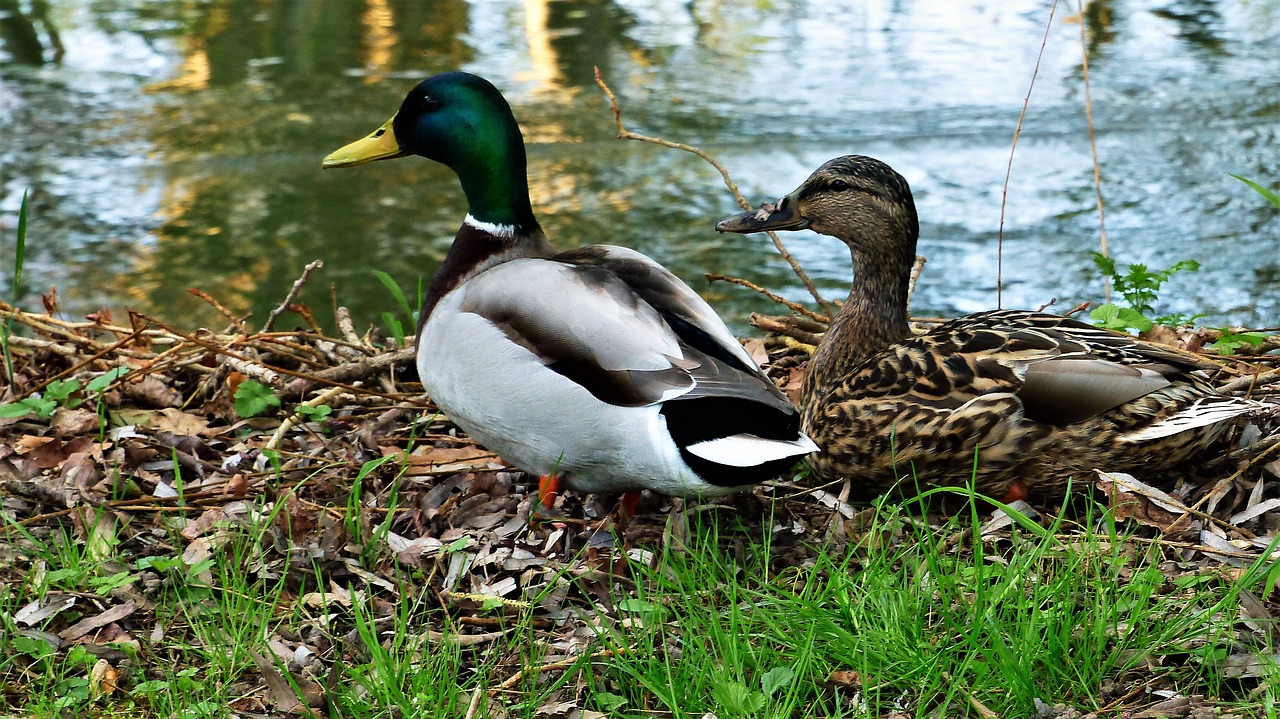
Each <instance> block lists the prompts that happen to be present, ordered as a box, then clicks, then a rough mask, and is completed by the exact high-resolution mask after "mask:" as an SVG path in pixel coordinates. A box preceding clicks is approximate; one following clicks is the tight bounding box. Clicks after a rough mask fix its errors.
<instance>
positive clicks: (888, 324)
mask: <svg viewBox="0 0 1280 719" xmlns="http://www.w3.org/2000/svg"><path fill="white" fill-rule="evenodd" d="M912 239H913V241H912V242H911V243H910V247H909V248H907V247H904V248H903V249H904V250H906V251H905V252H903V253H901V254H900V255H898V256H894V257H886V256H884V255H879V254H877V255H876V256H875V257H872V256H870V253H869V252H867V251H866V250H863V249H860V247H859V246H858V245H856V244H854V243H849V245H850V253H851V254H852V256H853V273H854V282H853V288H852V289H851V290H850V291H849V297H848V298H847V299H846V300H845V302H844V307H842V308H841V309H840V312H839V313H837V314H836V316H835V319H833V320H832V321H831V325H830V326H829V327H828V328H827V332H826V335H825V337H824V338H823V340H822V342H821V343H820V344H819V345H818V349H817V350H816V351H815V352H814V354H813V359H812V360H810V362H809V371H808V374H807V376H806V379H805V386H804V393H805V394H806V395H813V394H815V393H820V392H821V391H822V388H823V387H825V386H827V385H829V383H830V382H832V381H838V380H839V379H841V378H843V377H844V376H846V375H847V374H849V372H851V371H852V370H853V369H854V368H855V367H857V366H858V365H859V364H861V363H862V362H864V361H866V360H867V359H868V358H870V357H871V356H872V355H875V354H876V353H878V352H880V351H881V350H883V349H885V348H886V347H888V346H889V345H891V344H893V343H895V342H900V341H902V340H904V339H906V338H907V337H910V336H911V328H910V327H909V326H908V325H907V288H908V286H909V285H910V281H911V264H912V262H913V261H914V257H915V242H914V238H912Z"/></svg>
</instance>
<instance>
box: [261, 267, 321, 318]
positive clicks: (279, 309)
mask: <svg viewBox="0 0 1280 719" xmlns="http://www.w3.org/2000/svg"><path fill="white" fill-rule="evenodd" d="M321 267H324V261H323V260H312V261H311V262H309V263H307V266H306V267H304V268H302V276H301V277H299V278H298V279H297V281H295V282H294V283H293V287H290V288H289V294H287V295H285V296H284V300H283V301H281V302H280V304H279V305H277V306H276V308H275V309H274V310H271V314H269V315H267V321H266V322H265V323H263V325H262V331H263V332H270V331H271V328H272V327H273V326H274V325H275V323H276V319H277V318H278V317H280V315H282V314H284V313H285V311H286V310H288V309H289V305H291V304H293V301H294V299H296V298H297V296H298V293H299V292H301V291H302V286H303V285H305V284H307V278H308V277H310V276H311V273H312V272H315V271H316V270H318V269H320V268H321Z"/></svg>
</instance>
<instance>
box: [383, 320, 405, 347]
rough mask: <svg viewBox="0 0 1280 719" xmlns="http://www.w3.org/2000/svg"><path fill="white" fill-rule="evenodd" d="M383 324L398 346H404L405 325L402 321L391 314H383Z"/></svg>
mask: <svg viewBox="0 0 1280 719" xmlns="http://www.w3.org/2000/svg"><path fill="white" fill-rule="evenodd" d="M382 324H384V325H386V326H387V332H390V333H391V338H392V339H394V340H395V341H396V344H397V345H400V346H401V347H403V346H404V325H402V324H400V320H398V319H396V316H395V315H393V314H391V313H390V312H383V313H382Z"/></svg>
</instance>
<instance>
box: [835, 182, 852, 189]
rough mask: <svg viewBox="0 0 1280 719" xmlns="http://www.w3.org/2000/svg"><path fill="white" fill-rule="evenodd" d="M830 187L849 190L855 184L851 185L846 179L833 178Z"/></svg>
mask: <svg viewBox="0 0 1280 719" xmlns="http://www.w3.org/2000/svg"><path fill="white" fill-rule="evenodd" d="M830 187H831V189H833V190H849V189H852V188H853V185H850V184H849V183H847V182H845V181H844V180H832V181H831V185H830Z"/></svg>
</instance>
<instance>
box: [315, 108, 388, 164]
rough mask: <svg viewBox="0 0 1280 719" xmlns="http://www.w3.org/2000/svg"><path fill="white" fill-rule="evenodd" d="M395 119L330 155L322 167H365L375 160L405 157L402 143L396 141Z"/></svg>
mask: <svg viewBox="0 0 1280 719" xmlns="http://www.w3.org/2000/svg"><path fill="white" fill-rule="evenodd" d="M395 119H396V118H395V116H394V115H393V116H392V117H391V119H390V120H387V121H386V122H384V123H382V127H379V128H378V129H376V130H374V131H373V132H371V133H369V134H368V135H366V136H364V137H362V138H360V139H359V140H356V141H355V142H353V143H351V144H349V145H344V146H342V147H340V148H338V149H337V150H334V151H333V152H331V153H329V156H328V157H326V158H324V162H322V163H321V164H320V166H321V167H323V168H325V169H329V168H332V167H353V166H355V165H363V164H364V163H366V162H373V161H374V160H390V159H391V158H393V157H403V156H404V155H405V154H406V153H405V152H404V151H403V150H401V149H400V143H399V142H397V141H396V132H395V130H394V129H392V127H391V125H392V123H393V122H395Z"/></svg>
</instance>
